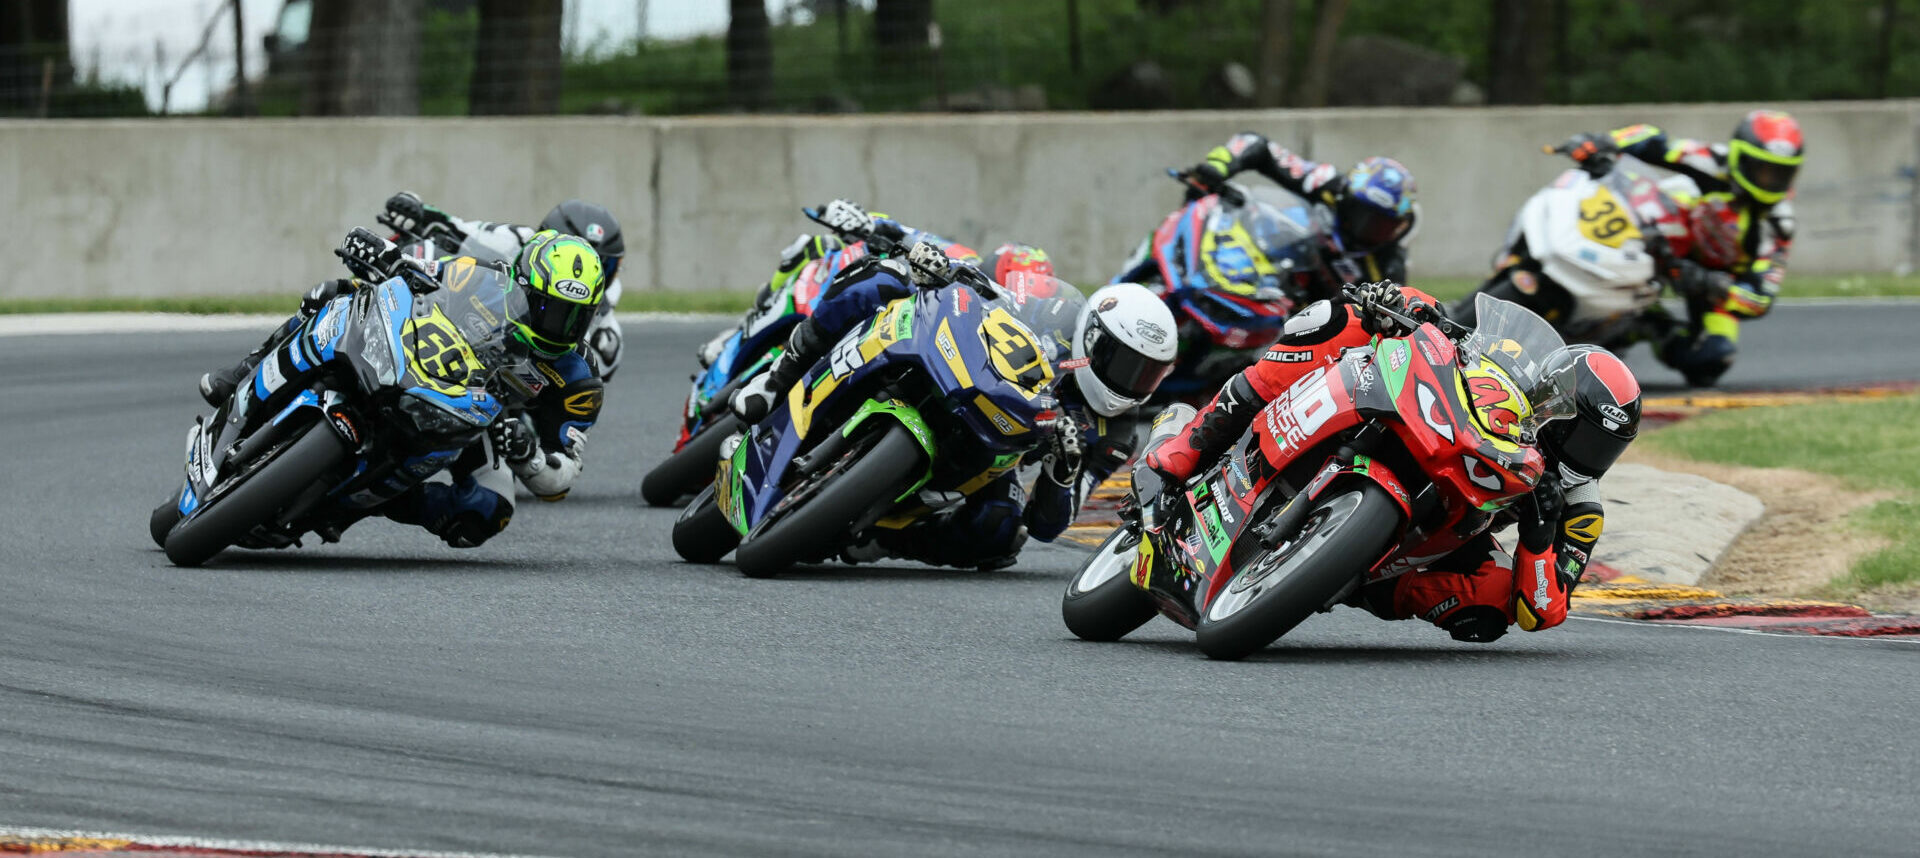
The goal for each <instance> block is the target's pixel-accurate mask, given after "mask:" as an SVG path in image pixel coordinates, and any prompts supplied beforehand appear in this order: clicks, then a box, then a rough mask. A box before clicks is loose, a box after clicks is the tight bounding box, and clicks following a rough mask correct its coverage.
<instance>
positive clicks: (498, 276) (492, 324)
mask: <svg viewBox="0 0 1920 858" xmlns="http://www.w3.org/2000/svg"><path fill="white" fill-rule="evenodd" d="M440 284H441V288H439V289H436V290H434V291H433V292H431V293H428V294H426V295H422V296H420V298H419V300H420V301H421V302H423V303H425V304H429V305H431V306H433V307H437V308H438V309H439V311H440V313H441V314H443V315H444V316H445V317H446V318H447V320H448V321H450V322H452V323H453V325H454V327H455V328H456V329H457V330H458V332H459V334H460V336H461V337H462V338H464V339H465V340H466V341H467V345H468V346H469V347H471V348H472V349H473V353H474V357H475V358H476V359H478V360H479V361H480V364H481V366H482V367H483V368H484V371H485V372H487V373H488V374H489V375H491V373H492V372H494V371H497V370H500V369H503V368H505V367H506V366H507V364H508V363H509V361H510V360H511V359H512V358H513V354H512V353H513V349H511V348H510V345H511V339H510V337H509V334H511V333H512V331H513V324H512V320H513V319H516V318H520V317H522V316H524V315H525V314H526V309H527V308H526V295H525V293H523V292H521V291H520V290H519V289H516V288H514V287H513V281H512V280H511V279H510V278H509V277H508V276H507V274H506V273H505V272H503V271H501V270H499V269H497V268H494V267H492V266H489V265H481V264H478V263H476V262H475V261H474V260H472V259H467V258H456V259H453V260H451V261H449V262H447V263H445V264H443V265H442V267H441V269H440ZM448 380H449V381H457V379H448Z"/></svg>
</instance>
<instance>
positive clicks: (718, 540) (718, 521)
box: [673, 485, 740, 563]
mask: <svg viewBox="0 0 1920 858" xmlns="http://www.w3.org/2000/svg"><path fill="white" fill-rule="evenodd" d="M739 544H740V531H737V530H734V529H733V523H732V522H729V521H727V514H726V513H724V512H721V511H720V504H719V502H718V501H715V500H714V499H713V486H712V485H708V486H707V487H706V488H704V489H701V490H700V493H699V494H697V495H694V496H693V500H691V501H689V502H687V508H686V509H683V510H681V511H680V518H679V519H677V520H675V521H674V523H673V550H674V551H675V552H677V553H678V554H679V555H680V558H681V559H683V560H685V561H687V562H688V563H718V562H720V558H722V557H725V556H727V552H729V551H732V550H733V549H734V546H737V545H739Z"/></svg>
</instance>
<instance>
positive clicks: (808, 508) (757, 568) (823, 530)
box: [733, 421, 927, 578]
mask: <svg viewBox="0 0 1920 858" xmlns="http://www.w3.org/2000/svg"><path fill="white" fill-rule="evenodd" d="M869 437H870V438H872V439H873V440H872V441H871V443H870V444H868V443H861V442H856V443H855V444H854V445H853V446H852V447H850V448H849V449H848V450H847V452H846V453H844V454H842V456H841V457H840V460H839V461H837V462H835V463H834V464H832V465H828V466H827V471H826V473H824V474H821V475H818V476H817V477H813V478H810V479H819V480H822V481H823V483H822V484H821V485H820V486H819V487H818V489H817V490H815V491H814V492H813V493H812V494H811V495H810V496H806V497H800V498H796V500H798V504H797V505H796V506H795V507H793V508H792V509H790V510H788V511H786V512H785V513H783V514H781V515H780V516H779V517H778V518H774V519H770V520H768V521H767V522H766V523H764V524H762V525H760V526H759V527H758V528H757V529H756V530H755V531H754V532H753V533H750V534H748V535H747V539H746V541H745V542H742V543H740V548H739V549H738V550H737V551H735V552H734V555H733V559H734V562H735V563H738V564H739V565H740V571H741V572H743V573H745V574H746V575H747V577H749V578H770V577H772V576H774V575H778V574H780V573H781V572H782V571H785V570H786V569H787V568H788V567H790V566H792V565H793V564H795V563H798V562H801V561H803V560H805V559H808V558H816V557H824V556H827V555H829V554H830V553H831V552H832V549H833V547H834V546H835V545H836V544H837V543H839V542H840V541H841V540H842V539H844V538H845V537H846V536H847V535H848V534H849V532H850V525H852V524H856V523H858V522H861V521H863V520H865V521H870V520H871V518H872V516H873V514H874V513H875V511H876V508H883V505H884V506H891V505H892V504H893V501H894V499H895V498H897V497H899V495H900V493H901V492H904V491H906V488H907V486H909V485H912V481H913V478H914V476H915V475H917V474H919V473H921V472H922V471H923V469H924V468H925V467H926V460H927V453H926V451H925V450H924V449H922V448H921V446H920V443H919V442H918V441H915V440H914V439H913V435H912V433H910V432H908V431H907V427H905V426H902V425H900V424H898V423H894V422H892V421H888V422H887V423H886V424H885V425H883V426H881V427H880V428H879V430H878V432H877V433H876V434H875V435H873V436H869ZM862 441H863V442H864V441H866V439H862Z"/></svg>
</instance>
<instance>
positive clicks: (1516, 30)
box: [1487, 0, 1554, 104]
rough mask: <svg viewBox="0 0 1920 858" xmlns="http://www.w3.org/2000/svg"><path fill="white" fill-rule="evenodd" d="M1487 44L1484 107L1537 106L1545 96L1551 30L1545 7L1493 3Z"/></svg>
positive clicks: (1528, 2) (1521, 0) (1522, 0)
mask: <svg viewBox="0 0 1920 858" xmlns="http://www.w3.org/2000/svg"><path fill="white" fill-rule="evenodd" d="M1491 6H1492V13H1493V22H1492V27H1490V28H1489V33H1488V36H1489V38H1488V40H1487V103H1488V104H1539V103H1540V102H1542V101H1545V100H1546V94H1547V56H1548V53H1549V50H1548V49H1549V48H1551V47H1552V41H1553V39H1554V29H1553V21H1552V17H1553V16H1552V15H1551V14H1550V12H1549V8H1548V6H1547V4H1545V3H1541V2H1538V0H1492V3H1491Z"/></svg>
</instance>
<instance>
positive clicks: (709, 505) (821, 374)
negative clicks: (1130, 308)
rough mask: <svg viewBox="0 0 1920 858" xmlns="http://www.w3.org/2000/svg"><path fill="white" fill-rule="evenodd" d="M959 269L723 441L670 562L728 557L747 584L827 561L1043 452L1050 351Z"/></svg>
mask: <svg viewBox="0 0 1920 858" xmlns="http://www.w3.org/2000/svg"><path fill="white" fill-rule="evenodd" d="M958 270H959V272H960V275H961V277H962V282H959V283H955V284H952V285H949V286H946V287H943V288H941V289H937V290H926V291H921V292H919V293H918V294H916V295H914V296H911V297H906V298H901V299H898V300H895V301H892V302H889V303H888V304H887V305H886V306H885V307H882V308H881V309H880V310H879V311H878V312H876V314H875V315H874V316H873V318H872V319H871V320H870V321H869V322H867V323H866V324H864V325H860V326H857V327H855V328H854V329H853V330H852V331H850V332H848V333H847V335H846V336H845V337H843V338H841V340H840V341H839V342H838V343H837V344H836V345H835V346H834V348H833V350H832V352H831V353H830V354H829V356H827V357H825V358H823V359H821V360H820V361H819V362H818V363H816V364H815V365H814V366H813V367H812V368H810V369H809V370H808V372H807V374H806V375H805V376H803V377H802V379H801V381H799V382H798V383H797V384H795V385H794V387H793V388H792V390H791V391H790V392H789V394H788V395H787V397H786V401H785V402H784V403H782V404H780V405H778V406H776V407H775V408H774V410H773V411H772V413H771V414H769V415H768V417H767V418H766V419H765V420H763V421H761V422H760V423H758V424H755V425H753V426H751V427H749V428H748V429H747V430H746V431H745V432H744V433H743V434H735V435H732V436H729V437H728V439H727V440H726V442H725V443H724V444H723V445H722V447H721V458H720V461H719V462H718V463H717V464H718V468H717V473H716V475H715V477H714V478H713V481H712V483H711V484H710V485H708V486H707V487H706V488H705V489H703V490H702V491H701V492H700V494H699V495H698V496H696V497H695V498H694V499H693V501H692V502H691V503H689V504H688V505H687V507H686V508H685V509H684V510H682V511H681V514H680V518H679V520H678V521H677V522H675V524H674V527H673V546H674V549H675V550H676V551H678V552H679V553H680V556H681V557H683V558H686V559H687V560H690V561H693V562H696V563H711V562H715V561H717V560H719V559H720V558H721V557H723V556H725V555H726V553H727V552H728V551H731V550H734V549H735V548H736V546H737V548H738V550H737V551H736V552H735V562H736V564H737V565H738V566H739V567H740V571H742V572H744V573H745V574H747V575H749V576H752V577H766V576H771V575H775V574H778V573H779V572H780V571H782V570H784V569H786V568H787V567H789V566H791V565H793V564H796V563H808V562H819V561H823V560H826V559H828V558H830V557H833V556H834V555H835V554H837V553H838V552H839V551H840V550H841V549H842V548H843V547H845V546H848V545H851V544H853V543H855V542H857V541H859V539H860V538H861V537H862V535H863V534H865V533H866V532H867V531H868V530H869V529H872V528H888V529H900V528H905V527H908V526H910V525H912V524H914V523H915V522H917V521H920V520H922V519H924V518H926V517H928V516H930V515H934V514H936V513H939V512H942V511H945V510H950V509H954V508H957V507H958V506H959V505H961V504H963V503H965V501H966V498H967V496H968V495H969V494H971V493H973V492H975V491H977V490H979V489H980V488H981V487H983V486H986V485H988V484H989V483H991V482H993V481H994V480H995V479H996V478H998V477H999V476H1000V475H1001V474H1004V473H1006V472H1007V471H1009V470H1011V469H1013V468H1014V467H1016V466H1018V464H1019V463H1020V460H1021V458H1022V457H1023V456H1024V455H1025V454H1026V453H1027V452H1028V451H1029V450H1031V449H1033V448H1034V447H1036V446H1038V445H1039V444H1040V443H1041V442H1042V440H1043V439H1044V437H1045V434H1046V433H1047V432H1049V431H1051V429H1052V421H1053V420H1055V419H1057V417H1058V414H1059V412H1058V410H1057V408H1056V403H1055V400H1054V398H1053V393H1052V386H1053V383H1054V378H1055V375H1054V370H1053V366H1052V363H1051V361H1050V360H1049V357H1050V355H1049V354H1048V352H1047V347H1046V346H1045V345H1044V344H1043V343H1042V341H1041V340H1040V339H1039V338H1038V337H1037V336H1036V335H1035V334H1034V333H1033V331H1032V330H1031V329H1029V328H1028V327H1027V326H1026V325H1025V324H1024V323H1022V322H1021V321H1020V320H1019V317H1018V315H1017V311H1018V308H1017V307H1014V306H1012V305H1011V303H1010V302H1009V300H1008V299H1007V298H1006V297H1004V296H1003V295H1002V294H1001V293H1000V292H999V291H998V290H996V289H995V287H994V285H993V283H992V281H991V280H989V279H988V278H987V277H986V276H985V275H984V274H981V273H980V272H979V271H978V270H977V269H974V268H973V267H971V266H958ZM1068 288H1071V287H1068Z"/></svg>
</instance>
